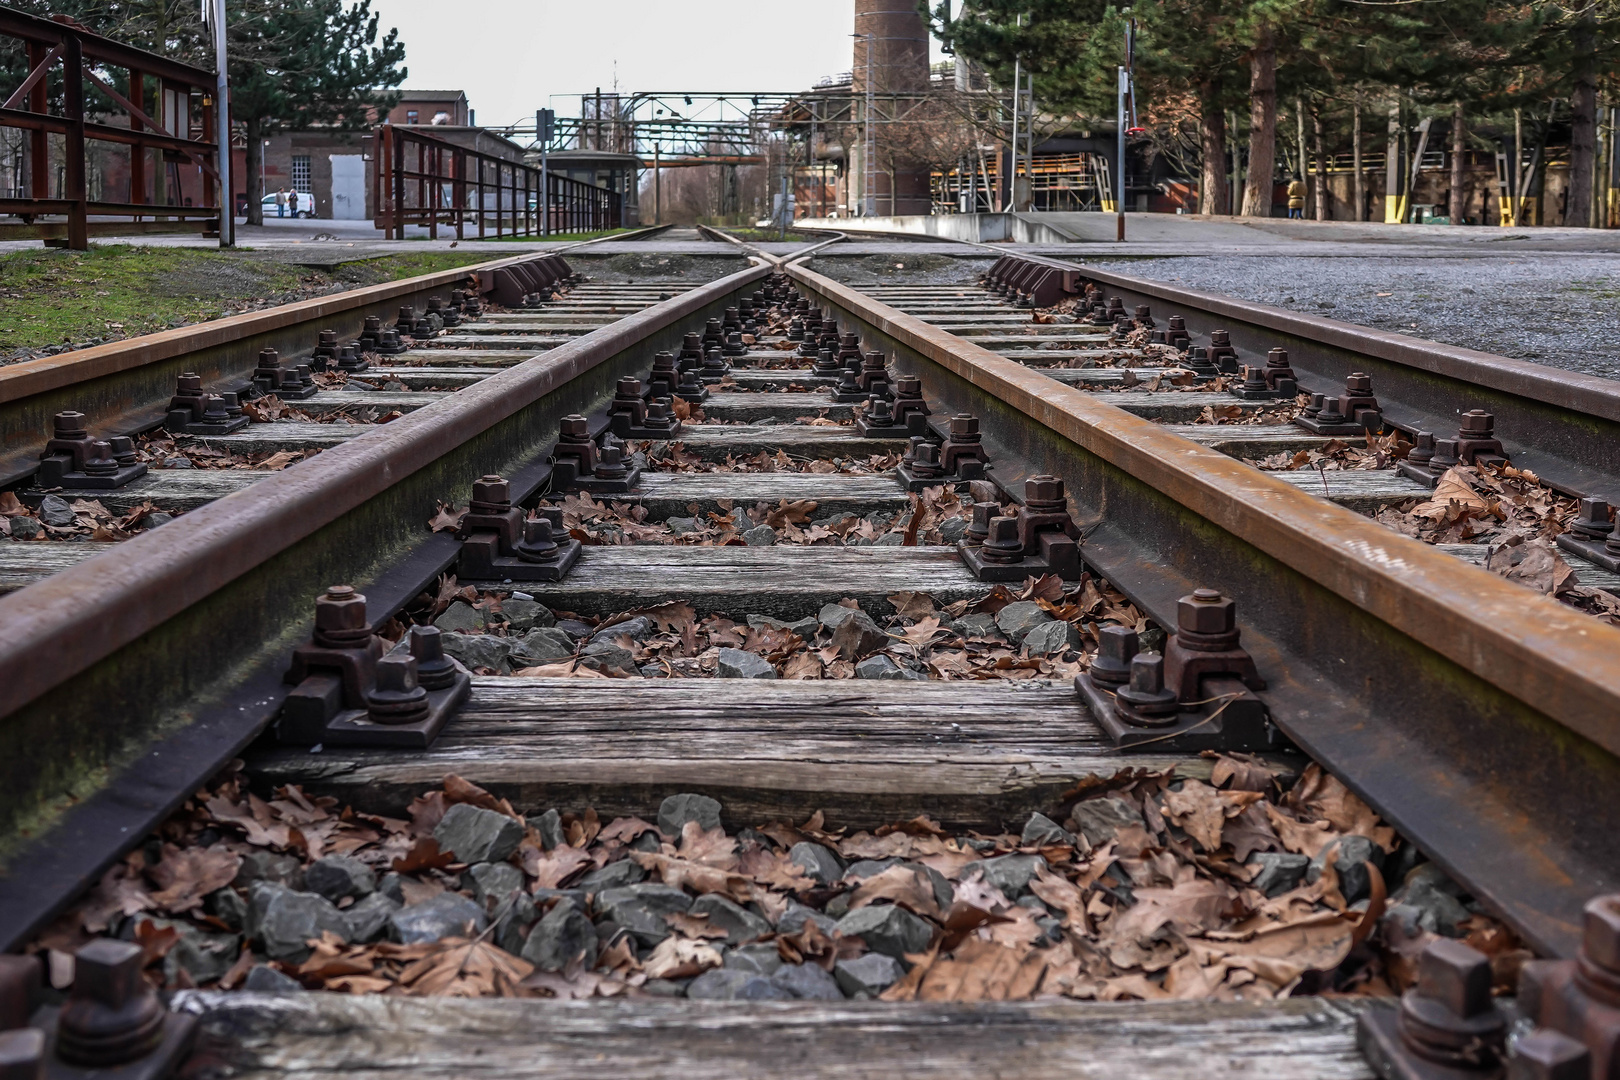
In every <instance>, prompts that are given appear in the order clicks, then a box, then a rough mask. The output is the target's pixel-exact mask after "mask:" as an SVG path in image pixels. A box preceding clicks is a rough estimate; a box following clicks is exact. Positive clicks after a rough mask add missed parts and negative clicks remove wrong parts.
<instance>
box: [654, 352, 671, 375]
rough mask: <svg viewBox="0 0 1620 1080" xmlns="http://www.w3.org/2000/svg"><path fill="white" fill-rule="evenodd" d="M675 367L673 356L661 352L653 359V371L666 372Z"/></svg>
mask: <svg viewBox="0 0 1620 1080" xmlns="http://www.w3.org/2000/svg"><path fill="white" fill-rule="evenodd" d="M674 366H675V354H674V353H667V352H661V353H659V354H658V355H656V356H654V357H653V370H654V371H668V370H669V369H671V368H673V367H674Z"/></svg>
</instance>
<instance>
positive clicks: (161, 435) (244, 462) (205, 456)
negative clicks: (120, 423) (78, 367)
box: [135, 430, 321, 472]
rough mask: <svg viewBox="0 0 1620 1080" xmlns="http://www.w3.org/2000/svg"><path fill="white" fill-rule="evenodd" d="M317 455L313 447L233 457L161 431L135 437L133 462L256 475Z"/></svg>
mask: <svg viewBox="0 0 1620 1080" xmlns="http://www.w3.org/2000/svg"><path fill="white" fill-rule="evenodd" d="M320 452H321V448H320V447H318V446H312V447H308V448H307V449H304V450H275V451H270V450H260V451H255V452H254V453H251V454H233V453H231V452H230V451H228V450H219V449H216V448H214V447H213V446H211V445H209V443H208V440H207V439H204V438H182V439H180V440H178V441H177V440H176V439H175V438H174V437H173V436H172V435H170V434H168V432H165V431H162V430H159V431H155V432H148V433H147V434H145V435H138V436H136V437H135V458H136V460H137V461H144V462H147V463H148V464H149V465H150V467H151V468H153V469H253V470H256V471H258V472H278V471H280V470H282V469H285V468H286V467H287V466H289V465H293V464H296V463H297V462H300V461H303V460H304V459H305V458H312V457H314V456H315V455H316V454H318V453H320Z"/></svg>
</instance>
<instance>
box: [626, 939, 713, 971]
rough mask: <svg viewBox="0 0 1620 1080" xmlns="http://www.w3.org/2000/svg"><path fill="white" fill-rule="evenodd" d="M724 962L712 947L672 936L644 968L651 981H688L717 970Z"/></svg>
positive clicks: (661, 945)
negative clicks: (713, 969) (706, 972)
mask: <svg viewBox="0 0 1620 1080" xmlns="http://www.w3.org/2000/svg"><path fill="white" fill-rule="evenodd" d="M722 962H723V958H722V957H721V956H720V953H719V952H718V951H717V950H716V949H715V948H714V947H713V946H712V945H705V944H704V943H703V942H701V941H692V940H690V939H688V938H683V937H680V936H678V935H676V934H671V935H670V936H669V937H667V938H665V939H664V940H663V941H660V942H659V943H658V945H657V946H656V947H655V948H654V949H653V951H652V953H651V954H650V955H649V956H648V957H647V960H646V962H645V963H644V965H643V967H644V968H645V969H646V972H647V977H648V978H649V979H687V978H691V977H692V976H693V975H698V974H701V973H702V972H705V971H708V970H709V969H710V968H717V967H719V966H720V965H721V963H722Z"/></svg>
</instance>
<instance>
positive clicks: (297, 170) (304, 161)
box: [292, 154, 312, 193]
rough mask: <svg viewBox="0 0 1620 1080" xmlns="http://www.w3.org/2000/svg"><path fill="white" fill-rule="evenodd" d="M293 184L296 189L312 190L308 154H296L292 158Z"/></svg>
mask: <svg viewBox="0 0 1620 1080" xmlns="http://www.w3.org/2000/svg"><path fill="white" fill-rule="evenodd" d="M292 186H293V190H294V191H302V192H305V193H308V192H309V191H311V190H312V189H311V187H310V184H309V156H308V155H307V154H306V155H304V156H301V157H300V156H297V155H294V157H293V159H292Z"/></svg>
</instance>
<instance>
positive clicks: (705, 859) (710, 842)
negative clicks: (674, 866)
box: [678, 821, 737, 870]
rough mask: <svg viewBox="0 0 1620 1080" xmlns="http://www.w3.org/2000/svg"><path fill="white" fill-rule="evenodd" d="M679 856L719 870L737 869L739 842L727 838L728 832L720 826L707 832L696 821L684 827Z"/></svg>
mask: <svg viewBox="0 0 1620 1080" xmlns="http://www.w3.org/2000/svg"><path fill="white" fill-rule="evenodd" d="M678 854H679V855H680V857H681V858H683V859H686V860H687V861H689V862H695V863H702V864H703V865H704V866H712V867H714V868H715V869H717V870H735V869H737V841H735V840H733V839H732V838H731V837H729V836H727V835H726V830H725V829H724V828H723V827H721V826H719V825H716V826H715V827H714V828H712V829H710V830H708V831H707V832H705V831H704V829H703V826H701V825H699V824H698V823H697V822H695V821H688V822H687V823H686V824H684V825H682V826H681V846H680V851H679V852H678Z"/></svg>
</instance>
